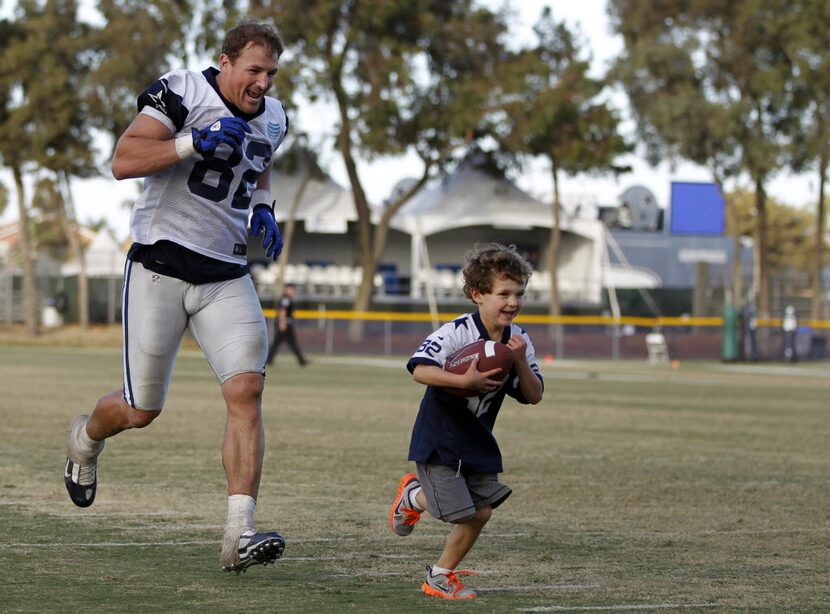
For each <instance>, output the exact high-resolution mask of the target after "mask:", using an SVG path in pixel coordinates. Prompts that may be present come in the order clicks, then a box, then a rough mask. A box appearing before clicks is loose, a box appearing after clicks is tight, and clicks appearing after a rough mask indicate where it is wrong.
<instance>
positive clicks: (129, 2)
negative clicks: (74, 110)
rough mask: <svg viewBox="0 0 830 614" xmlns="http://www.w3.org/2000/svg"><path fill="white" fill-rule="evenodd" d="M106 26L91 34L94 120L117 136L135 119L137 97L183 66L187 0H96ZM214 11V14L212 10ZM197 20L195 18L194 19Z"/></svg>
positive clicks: (188, 17) (90, 101) (188, 42)
mask: <svg viewBox="0 0 830 614" xmlns="http://www.w3.org/2000/svg"><path fill="white" fill-rule="evenodd" d="M97 8H98V10H99V11H100V13H101V15H102V17H103V18H104V20H105V22H106V25H105V26H104V27H103V28H100V29H97V30H95V31H94V32H92V33H91V34H90V46H91V49H92V50H93V54H94V67H93V69H92V71H91V73H90V75H89V89H88V90H87V102H88V104H89V111H90V113H91V115H92V120H93V122H94V124H95V126H97V127H98V128H101V129H103V130H105V131H106V132H107V133H108V134H110V135H111V136H112V137H113V141H112V143H113V147H114V146H115V141H116V140H117V139H118V137H120V136H121V134H122V133H123V132H124V130H126V129H127V126H129V125H130V123H131V122H132V120H133V119H134V118H135V114H136V107H135V101H136V97H137V96H138V94H139V93H140V92H142V91H143V90H144V89H145V88H146V87H147V86H148V85H150V84H151V83H152V82H153V81H155V80H156V79H158V77H159V76H160V75H162V74H164V73H165V72H167V71H168V70H170V69H171V68H177V67H179V68H181V67H184V65H185V64H186V61H187V58H188V49H189V48H192V45H193V44H194V41H193V40H191V39H192V38H193V37H191V39H189V38H188V36H187V35H186V34H187V33H188V32H190V31H195V30H191V29H190V28H188V27H187V26H188V24H189V23H191V22H190V20H191V10H192V7H191V3H190V2H187V1H186V0H178V1H176V2H169V1H168V0H99V2H98V5H97ZM212 14H213V13H212ZM194 19H195V18H194Z"/></svg>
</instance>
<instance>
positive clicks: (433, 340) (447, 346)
mask: <svg viewBox="0 0 830 614" xmlns="http://www.w3.org/2000/svg"><path fill="white" fill-rule="evenodd" d="M459 347H460V345H459V343H458V339H457V338H456V336H455V335H454V334H453V327H452V325H451V324H445V325H444V326H442V327H441V328H439V329H438V330H436V331H435V332H434V333H432V334H431V335H429V336H428V337H427V338H426V339H424V342H423V343H422V344H421V346H420V347H419V348H418V349H417V350H416V351H415V353H414V354H413V355H412V357H411V358H410V359H409V362H407V363H406V368H407V370H409V372H410V373H412V372H414V371H415V367H416V366H418V365H431V366H434V367H441V368H443V367H444V363H445V362H446V361H447V357H448V356H449V355H450V354H452V353H453V352H454V351H455V350H457V349H458V348H459Z"/></svg>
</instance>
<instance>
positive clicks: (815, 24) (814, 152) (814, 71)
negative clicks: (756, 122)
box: [787, 0, 830, 320]
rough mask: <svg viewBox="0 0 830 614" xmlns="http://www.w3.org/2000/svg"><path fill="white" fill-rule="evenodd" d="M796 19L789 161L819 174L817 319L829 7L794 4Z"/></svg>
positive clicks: (828, 132) (816, 312)
mask: <svg viewBox="0 0 830 614" xmlns="http://www.w3.org/2000/svg"><path fill="white" fill-rule="evenodd" d="M795 4H796V6H797V7H798V8H797V10H796V11H795V15H796V17H795V18H793V19H792V20H791V21H790V22H789V25H790V28H789V30H788V36H787V39H788V40H789V41H790V43H789V53H790V56H791V57H793V58H794V60H795V65H796V74H795V76H794V83H793V86H792V87H793V90H794V91H795V92H796V93H797V96H796V106H797V108H798V109H799V110H800V112H801V113H800V119H801V128H800V129H799V130H797V131H796V132H795V134H794V139H793V143H792V161H791V165H792V167H793V169H794V170H796V171H801V170H805V169H808V168H810V167H812V168H813V169H814V170H815V172H816V173H817V175H818V199H817V203H816V216H815V217H816V228H818V230H819V231H818V232H816V233H815V235H814V245H813V261H812V267H811V278H812V286H813V298H812V305H811V312H812V313H811V316H812V318H813V319H814V320H818V319H819V318H820V317H821V312H822V297H823V295H824V289H823V288H822V283H821V280H822V275H821V272H822V269H823V268H824V264H825V261H826V251H825V246H824V231H825V230H826V228H827V222H826V218H827V214H826V209H825V191H826V190H825V188H826V184H827V168H828V166H830V74H828V72H827V69H826V67H827V66H828V64H830V30H828V29H827V27H826V24H827V23H828V20H830V5H828V4H827V2H825V1H824V0H798V1H797V2H795Z"/></svg>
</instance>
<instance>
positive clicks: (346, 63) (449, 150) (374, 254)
mask: <svg viewBox="0 0 830 614" xmlns="http://www.w3.org/2000/svg"><path fill="white" fill-rule="evenodd" d="M267 8H268V12H269V13H270V14H271V15H273V16H274V17H275V18H276V20H277V22H278V23H279V24H280V27H281V28H282V29H283V31H284V32H286V33H287V43H288V45H289V47H290V48H291V52H292V56H293V57H294V58H296V60H295V61H296V63H297V64H299V65H300V69H299V74H298V75H297V83H298V84H299V88H300V90H301V91H302V92H303V93H304V94H305V95H306V97H307V98H309V99H316V98H319V97H323V98H326V99H329V100H333V101H334V103H335V105H336V108H337V113H338V120H339V125H338V126H337V127H336V135H337V136H336V145H337V148H338V150H339V152H340V154H341V156H342V158H343V162H344V165H345V167H346V173H347V175H348V177H349V182H350V184H351V188H352V193H353V196H354V204H355V210H356V213H357V217H358V221H357V242H358V248H359V253H360V264H361V266H362V269H363V279H362V283H361V285H360V288H359V289H358V293H357V297H356V299H355V303H354V309H355V310H364V309H366V308H367V307H368V306H369V304H370V302H371V297H372V289H373V284H372V280H373V278H374V274H375V271H376V270H377V267H378V264H379V262H380V259H381V258H382V256H383V252H384V249H385V244H386V237H387V233H388V228H389V222H390V220H391V219H392V217H393V216H394V215H395V213H397V211H399V210H400V208H401V207H402V206H403V205H404V204H405V203H406V202H407V201H408V200H409V199H410V198H411V197H412V196H413V195H414V194H415V193H417V191H418V190H420V189H421V188H422V187H423V186H424V185H425V184H426V182H427V181H428V179H429V178H430V177H431V176H432V175H433V174H434V173H436V172H437V171H438V170H439V169H440V168H442V167H443V166H444V165H445V164H447V163H448V161H449V160H451V158H452V155H453V153H454V152H455V151H456V150H457V148H458V147H459V146H461V145H463V144H464V143H466V142H468V141H469V139H470V137H471V135H472V134H473V132H474V130H475V129H476V128H478V127H479V126H480V124H481V122H482V118H483V116H484V115H485V113H486V112H487V111H488V109H489V107H488V99H489V97H490V96H491V88H490V86H491V83H492V76H493V75H494V67H495V66H496V64H497V63H498V62H499V60H500V59H501V58H502V57H503V55H504V52H503V49H502V45H501V42H500V37H501V35H502V34H503V33H504V31H505V25H504V23H503V21H502V19H501V18H500V17H499V16H497V15H495V14H493V13H492V12H491V11H489V10H486V9H483V8H479V7H477V6H476V5H475V4H474V2H472V1H471V0H458V1H455V2H447V3H444V2H433V1H429V0H417V1H411V0H362V1H358V0H313V1H307V0H284V1H280V2H271V3H270V5H268V7H267ZM410 149H411V150H414V151H415V152H416V153H417V154H418V156H419V157H420V158H421V160H422V162H423V170H422V172H421V175H420V178H419V179H418V180H417V181H416V182H414V183H413V184H412V185H411V187H410V189H408V190H405V191H404V192H403V193H402V194H400V195H399V196H398V198H396V199H394V200H393V201H392V202H390V203H389V204H388V205H387V206H386V208H385V209H384V210H383V212H382V214H381V218H380V220H379V221H378V223H377V225H373V224H372V219H371V218H372V210H371V208H370V204H369V202H368V199H367V197H366V193H365V190H364V187H363V182H362V179H361V176H360V169H359V165H358V161H357V158H358V155H360V154H362V155H363V156H365V157H366V158H372V157H374V156H378V155H400V154H403V153H404V152H406V151H407V150H410ZM352 334H353V335H355V334H357V331H356V330H355V329H353V330H352Z"/></svg>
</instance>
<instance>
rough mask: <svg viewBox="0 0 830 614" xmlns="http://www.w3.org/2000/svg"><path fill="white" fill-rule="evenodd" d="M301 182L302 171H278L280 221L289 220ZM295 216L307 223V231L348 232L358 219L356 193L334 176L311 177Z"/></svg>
mask: <svg viewBox="0 0 830 614" xmlns="http://www.w3.org/2000/svg"><path fill="white" fill-rule="evenodd" d="M301 185H302V177H301V175H299V174H290V175H288V174H282V173H278V172H276V171H275V172H274V174H273V176H272V177H271V192H272V193H273V194H274V195H275V196H277V198H278V200H277V205H276V210H275V213H276V214H277V221H279V222H283V221H285V220H287V219H288V217H289V214H290V212H291V206H292V204H293V202H294V199H295V198H296V195H297V194H298V193H299V190H300V187H301ZM295 219H296V220H297V221H302V222H303V223H304V224H305V229H306V231H307V232H312V233H321V234H344V233H345V232H346V230H347V229H348V224H349V222H355V221H357V212H356V211H355V207H354V201H353V200H352V193H351V191H350V190H347V189H345V188H344V187H342V186H341V185H339V184H338V183H337V182H335V181H333V180H332V179H330V178H325V179H323V180H320V179H311V180H309V182H308V183H307V184H306V187H305V191H304V192H303V196H302V199H301V200H300V203H299V206H298V207H297V212H296V215H295Z"/></svg>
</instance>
